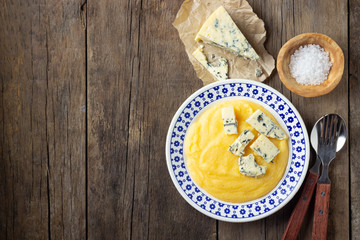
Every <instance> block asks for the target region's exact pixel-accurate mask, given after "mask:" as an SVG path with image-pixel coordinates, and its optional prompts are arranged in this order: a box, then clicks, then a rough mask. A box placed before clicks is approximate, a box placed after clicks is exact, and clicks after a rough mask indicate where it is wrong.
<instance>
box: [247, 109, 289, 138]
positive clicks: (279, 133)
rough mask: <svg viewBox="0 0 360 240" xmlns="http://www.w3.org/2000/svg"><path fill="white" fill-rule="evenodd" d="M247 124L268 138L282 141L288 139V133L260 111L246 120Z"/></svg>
mask: <svg viewBox="0 0 360 240" xmlns="http://www.w3.org/2000/svg"><path fill="white" fill-rule="evenodd" d="M246 122H247V123H249V124H250V125H251V126H252V127H253V128H255V129H256V130H257V131H258V132H259V133H261V134H264V135H266V136H268V137H271V138H277V139H280V140H282V139H285V138H287V136H286V133H285V132H284V131H283V130H282V129H281V128H280V127H279V126H278V125H276V124H275V123H274V122H273V121H272V120H271V119H270V118H269V117H268V116H266V115H265V113H263V112H262V111H261V110H259V109H258V110H256V111H255V112H254V113H253V114H252V115H251V116H250V117H249V118H248V119H246Z"/></svg>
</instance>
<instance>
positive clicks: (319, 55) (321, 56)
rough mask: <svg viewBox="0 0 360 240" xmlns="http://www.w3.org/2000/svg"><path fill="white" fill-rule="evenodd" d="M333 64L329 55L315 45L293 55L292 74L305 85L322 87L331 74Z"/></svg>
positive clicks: (301, 48) (303, 48)
mask: <svg viewBox="0 0 360 240" xmlns="http://www.w3.org/2000/svg"><path fill="white" fill-rule="evenodd" d="M331 66H332V64H331V62H330V58H329V53H328V52H326V51H324V49H323V48H322V47H320V46H319V45H315V44H309V45H305V46H301V47H300V48H299V49H298V50H296V51H295V53H294V54H293V55H291V59H290V64H289V67H290V72H291V75H292V77H293V78H295V79H296V81H297V82H298V83H300V84H303V85H320V84H322V83H323V82H324V81H325V80H326V79H327V76H328V74H329V71H330V68H331Z"/></svg>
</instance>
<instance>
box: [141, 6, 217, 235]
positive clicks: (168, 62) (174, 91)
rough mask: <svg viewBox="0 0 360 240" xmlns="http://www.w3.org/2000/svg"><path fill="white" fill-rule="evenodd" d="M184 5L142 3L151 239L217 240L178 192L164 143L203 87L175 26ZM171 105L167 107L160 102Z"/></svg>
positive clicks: (209, 223)
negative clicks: (190, 98) (193, 95)
mask: <svg viewBox="0 0 360 240" xmlns="http://www.w3.org/2000/svg"><path fill="white" fill-rule="evenodd" d="M181 3H182V1H181V0H179V1H177V2H176V4H175V3H174V2H172V1H159V0H151V1H144V2H143V9H142V13H143V15H142V16H143V18H142V21H141V34H140V35H141V44H142V45H141V46H142V48H141V51H140V59H141V61H140V62H141V66H140V79H141V82H142V83H144V85H143V86H144V87H143V88H140V89H146V91H145V95H144V98H143V106H145V109H144V110H145V118H144V119H145V123H146V124H147V127H145V128H144V131H143V134H144V139H148V141H149V147H150V148H149V152H150V155H149V156H144V159H143V160H142V161H148V164H149V175H148V177H149V191H150V192H149V199H150V203H149V204H150V205H149V214H150V218H149V221H150V222H149V228H150V229H149V238H150V239H168V238H171V239H184V237H185V238H187V239H216V221H215V220H213V219H211V218H209V217H206V216H204V215H203V214H201V213H199V212H198V211H196V210H195V209H193V208H192V207H191V206H190V205H189V204H188V203H187V202H185V201H184V200H183V199H182V197H181V196H180V194H179V193H178V192H177V190H176V189H175V187H174V185H173V183H172V181H171V179H170V176H169V173H168V170H167V166H166V160H165V154H164V153H165V139H166V134H167V130H168V129H167V128H168V126H169V124H170V121H171V119H172V116H173V114H174V113H175V111H176V110H177V108H178V107H179V106H180V105H181V103H182V102H183V101H184V100H185V98H187V97H188V96H189V95H190V94H191V93H193V92H194V91H195V90H197V89H199V88H200V87H201V86H202V83H201V81H200V80H199V79H198V78H197V77H196V76H195V72H194V70H193V68H192V66H191V64H190V62H189V60H188V57H187V56H186V53H185V51H184V47H183V45H182V43H181V41H180V39H179V37H178V33H177V31H176V29H175V28H174V27H173V26H172V22H173V21H174V19H175V16H176V13H177V11H178V9H179V8H180V4H181ZM157 96H159V97H160V98H161V99H166V100H165V101H163V100H160V98H158V97H157Z"/></svg>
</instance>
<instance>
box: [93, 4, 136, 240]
mask: <svg viewBox="0 0 360 240" xmlns="http://www.w3.org/2000/svg"><path fill="white" fill-rule="evenodd" d="M137 9H140V4H139V2H138V1H111V0H108V1H101V2H100V1H91V2H88V3H87V56H88V68H87V69H88V70H87V76H88V80H87V97H88V113H87V116H88V130H87V131H88V238H89V239H105V238H110V239H129V238H131V216H132V208H133V198H134V197H133V195H134V192H133V188H134V181H135V179H134V171H135V168H134V167H135V162H134V161H130V160H129V154H131V153H129V152H128V146H129V144H131V143H129V142H128V138H129V115H130V105H129V104H130V92H131V88H132V87H131V84H132V79H133V76H132V74H135V75H136V74H137V71H138V69H137V68H138V67H137V66H136V65H137V63H136V59H135V58H136V57H137V56H135V54H136V51H137V48H138V44H137V41H138V37H137V36H138V28H139V24H138V21H139V20H138V19H139V12H138V10H137ZM133 144H135V143H133Z"/></svg>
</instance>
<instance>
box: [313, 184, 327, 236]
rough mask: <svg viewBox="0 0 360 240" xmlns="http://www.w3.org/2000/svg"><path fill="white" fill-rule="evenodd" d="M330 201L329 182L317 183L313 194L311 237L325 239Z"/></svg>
mask: <svg viewBox="0 0 360 240" xmlns="http://www.w3.org/2000/svg"><path fill="white" fill-rule="evenodd" d="M329 201H330V184H324V183H318V184H317V187H316V195H315V209H314V224H313V231H312V239H313V240H314V239H315V240H320V239H324V240H325V239H326V234H327V225H328V215H329Z"/></svg>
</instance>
